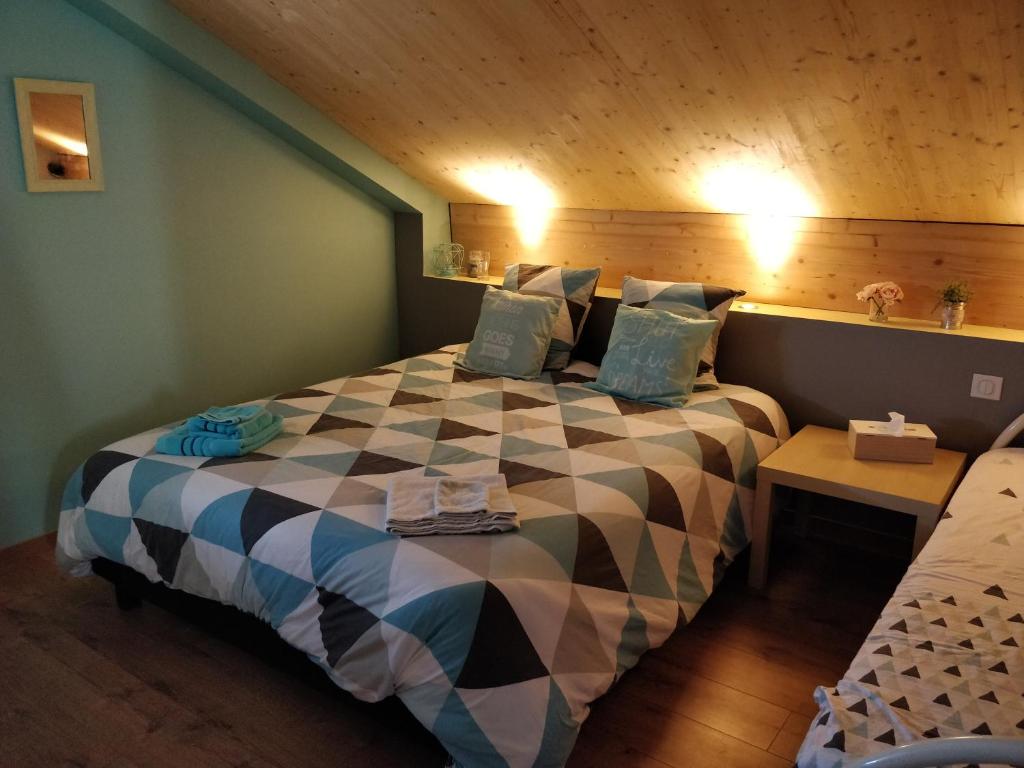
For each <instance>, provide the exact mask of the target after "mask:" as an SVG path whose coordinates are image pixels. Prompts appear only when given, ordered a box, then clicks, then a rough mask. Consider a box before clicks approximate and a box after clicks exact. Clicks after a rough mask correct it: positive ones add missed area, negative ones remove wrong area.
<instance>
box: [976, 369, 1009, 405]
mask: <svg viewBox="0 0 1024 768" xmlns="http://www.w3.org/2000/svg"><path fill="white" fill-rule="evenodd" d="M1002 396H1003V377H1002V376H989V375H987V374H984V373H976V374H974V378H973V379H971V397H980V398H981V399H982V400H998V399H999V398H1001V397H1002Z"/></svg>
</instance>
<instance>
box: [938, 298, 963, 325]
mask: <svg viewBox="0 0 1024 768" xmlns="http://www.w3.org/2000/svg"><path fill="white" fill-rule="evenodd" d="M939 325H940V326H942V327H943V328H944V329H946V330H947V331H959V330H960V329H961V328H963V327H964V302H962V301H957V302H948V301H947V302H944V303H943V304H942V320H941V321H940V323H939Z"/></svg>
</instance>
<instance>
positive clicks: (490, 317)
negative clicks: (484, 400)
mask: <svg viewBox="0 0 1024 768" xmlns="http://www.w3.org/2000/svg"><path fill="white" fill-rule="evenodd" d="M561 306H562V302H561V301H559V300H558V299H556V298H553V297H545V296H523V295H520V294H518V293H514V292H512V291H499V290H498V289H497V288H492V287H491V286H487V290H486V291H485V292H484V298H483V302H482V303H481V305H480V318H479V319H478V320H477V323H476V332H475V333H474V334H473V341H471V342H470V343H469V347H468V348H467V349H466V354H465V355H464V356H463V357H462V358H460V359H459V360H458V361H457V364H458V365H461V366H462V367H464V368H469V369H470V370H473V371H479V372H481V373H493V374H496V375H498V376H509V377H511V378H513V379H535V378H537V377H538V376H540V373H541V371H542V370H543V367H544V358H545V355H546V354H547V351H548V346H549V344H550V343H551V333H552V331H553V330H554V328H555V321H556V320H557V319H558V313H559V310H560V309H561Z"/></svg>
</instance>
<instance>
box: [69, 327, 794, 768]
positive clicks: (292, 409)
mask: <svg viewBox="0 0 1024 768" xmlns="http://www.w3.org/2000/svg"><path fill="white" fill-rule="evenodd" d="M457 351H458V348H457V347H448V348H444V349H441V350H438V351H436V352H432V353H429V354H424V355H420V356H417V357H413V358H409V359H407V360H403V361H400V362H397V363H394V364H391V365H387V366H384V367H381V368H377V369H374V370H371V371H367V372H365V373H362V374H359V375H355V376H350V377H346V378H339V379H336V380H333V381H328V382H324V383H322V384H317V385H314V386H311V387H308V388H306V389H301V390H298V391H293V392H287V393H284V394H281V395H278V396H277V397H274V398H271V399H269V400H268V401H267V403H268V408H269V409H270V410H271V411H273V412H274V413H276V414H279V415H280V416H282V417H283V419H284V431H283V433H282V434H281V435H280V436H279V437H277V438H276V439H274V440H273V441H272V442H270V443H268V444H267V445H266V446H264V447H263V448H261V449H260V450H259V451H258V452H256V453H251V454H249V455H246V456H243V457H240V458H233V459H207V458H202V457H182V456H167V455H162V454H158V453H156V452H155V451H154V445H155V443H156V440H157V438H158V437H160V436H161V435H162V434H164V433H166V432H167V431H168V430H169V429H171V428H172V427H173V426H174V425H169V426H167V427H163V428H160V429H155V430H151V431H149V432H146V433H144V434H140V435H136V436H134V437H130V438H127V439H125V440H122V441H120V442H117V443H114V444H113V445H110V446H108V447H107V448H105V449H104V450H102V451H100V452H98V453H96V454H95V455H93V456H92V457H91V458H89V459H88V460H87V461H86V462H85V463H84V464H83V465H82V466H81V467H80V468H79V469H78V471H77V472H76V473H75V475H74V476H73V477H72V479H71V481H70V482H69V483H68V486H67V490H66V492H65V495H64V498H63V503H62V512H61V519H60V528H59V533H58V545H57V546H58V559H59V560H60V561H61V563H62V564H63V566H64V567H65V568H67V569H68V570H69V571H71V572H72V573H75V574H79V575H84V574H87V573H89V572H90V568H91V562H92V561H93V560H94V559H97V558H103V559H106V560H110V561H113V562H115V563H120V564H123V565H126V566H128V567H130V568H131V569H133V570H135V571H138V572H139V573H141V574H143V575H144V576H146V577H148V579H149V580H151V581H153V582H162V583H164V584H166V585H167V586H169V587H171V588H173V589H177V590H183V591H185V592H188V593H191V594H194V595H198V596H201V597H204V598H209V599H211V600H215V601H219V602H222V603H226V604H230V605H232V606H235V607H237V608H239V609H241V610H243V611H245V612H248V613H250V614H253V615H255V616H258V617H260V618H261V619H263V620H264V621H266V622H267V623H269V624H270V625H271V626H272V627H273V628H274V630H276V632H277V633H278V634H279V635H280V636H281V637H282V638H283V639H284V640H285V641H286V642H287V643H289V644H290V645H292V646H294V647H295V648H297V649H299V650H300V651H302V652H304V653H306V654H307V655H308V656H309V658H310V659H311V660H312V661H313V662H315V663H316V664H317V665H319V666H320V667H321V668H322V669H323V670H324V671H325V672H326V673H327V674H328V675H329V676H330V678H331V679H332V680H333V681H334V682H335V683H337V684H338V685H339V686H341V687H342V688H344V689H346V690H348V691H350V692H351V693H352V694H353V695H355V696H356V697H358V698H360V699H363V700H367V701H376V700H380V699H382V698H384V697H387V696H391V695H393V694H394V695H397V696H398V697H399V698H400V699H401V700H402V701H403V703H404V704H405V705H406V706H407V707H408V709H409V710H410V711H411V712H412V713H413V715H414V716H415V717H416V718H417V719H418V720H419V721H420V722H422V723H423V725H424V726H425V727H426V728H427V729H429V730H430V731H431V732H432V733H433V734H434V735H435V736H436V737H437V738H438V739H439V740H440V742H441V744H442V745H443V746H444V748H445V749H447V750H448V752H449V753H450V754H451V756H452V757H453V758H454V762H455V764H456V765H459V766H463V767H464V768H491V767H492V766H495V767H496V766H513V767H514V768H528V767H529V766H537V767H538V768H541V767H550V768H556V767H557V766H562V765H564V764H565V762H566V760H567V759H568V757H569V754H570V752H571V751H572V747H573V744H574V742H575V739H576V735H577V732H578V730H579V728H580V726H581V724H582V723H583V721H584V720H585V719H586V717H587V713H588V711H589V704H590V703H591V702H592V701H593V700H594V699H596V698H597V697H598V696H600V695H601V694H603V693H604V692H605V691H607V690H608V688H609V687H610V686H611V685H612V684H613V683H614V682H615V680H617V679H618V678H619V676H621V675H622V674H623V673H624V672H625V671H626V670H628V669H629V668H630V667H632V666H633V665H634V664H635V663H636V662H637V659H638V658H639V657H640V655H641V654H643V653H644V652H645V651H646V650H648V649H650V648H654V647H656V646H658V645H661V644H662V643H663V642H664V641H665V640H666V638H668V636H669V635H670V634H671V633H672V632H673V631H674V630H676V629H677V628H678V627H680V626H682V625H684V624H686V623H687V622H688V621H689V620H690V619H692V617H693V616H694V614H695V613H696V611H697V610H698V608H699V607H700V606H701V604H702V603H703V602H704V600H705V599H706V598H707V597H708V595H709V593H710V592H711V590H712V589H713V588H714V586H715V584H716V583H717V581H718V580H719V578H720V576H721V574H722V572H723V570H724V569H725V567H726V566H727V565H728V564H729V563H730V562H731V561H732V560H733V558H734V557H735V556H736V554H737V553H738V552H739V551H740V550H742V549H743V548H744V547H745V546H746V544H747V541H748V538H747V530H748V522H749V516H750V512H751V508H752V504H753V487H754V481H755V470H756V467H757V464H758V462H759V461H760V460H761V459H763V458H764V457H765V456H767V455H768V454H769V453H771V452H772V451H773V450H775V448H776V447H777V446H778V445H779V443H780V441H782V440H784V439H786V437H787V435H788V426H787V423H786V419H785V416H784V414H783V413H782V411H781V409H780V408H779V406H778V405H777V404H776V403H775V401H773V400H772V399H771V398H770V397H768V396H767V395H765V394H762V393H760V392H757V391H755V390H753V389H749V388H746V387H740V386H732V385H722V386H721V388H719V389H716V390H713V391H708V392H699V393H695V394H694V395H693V397H692V398H691V399H690V400H689V402H688V403H687V404H686V406H685V407H683V408H662V407H660V406H653V405H647V404H644V403H638V402H635V401H627V400H620V399H616V398H613V397H610V396H608V395H604V394H601V393H598V392H595V391H593V390H590V389H587V388H585V387H583V386H582V384H583V383H584V382H587V381H591V380H593V378H594V376H595V375H596V369H595V368H594V367H593V366H590V365H588V364H586V363H582V362H577V363H574V364H573V365H572V366H570V367H569V368H568V369H566V370H565V371H553V372H548V373H545V374H543V375H542V376H541V377H540V378H539V379H535V380H532V381H520V380H515V379H510V378H503V377H496V376H489V375H484V374H479V373H472V372H469V371H466V370H463V369H461V368H458V367H456V366H455V365H454V364H453V356H454V355H455V353H456V352H457ZM399 472H406V473H413V474H419V475H424V474H428V475H438V476H441V475H461V474H466V475H468V474H479V473H494V472H500V473H502V474H504V475H505V478H506V481H507V484H508V486H509V490H510V492H511V494H512V498H513V500H514V503H515V506H516V508H517V510H518V513H519V519H520V521H521V527H520V528H519V530H518V531H515V532H509V533H503V534H495V535H471V536H423V537H416V538H401V537H397V536H394V535H391V534H388V533H386V532H385V531H384V514H385V513H384V509H385V504H384V502H385V494H386V488H387V483H388V480H389V478H390V477H391V476H392V475H394V473H399Z"/></svg>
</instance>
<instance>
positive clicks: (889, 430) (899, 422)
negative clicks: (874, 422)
mask: <svg viewBox="0 0 1024 768" xmlns="http://www.w3.org/2000/svg"><path fill="white" fill-rule="evenodd" d="M905 424H906V418H905V417H904V416H903V414H902V413H896V411H889V421H888V423H887V422H884V421H880V422H879V423H878V429H879V431H881V432H885V433H886V434H887V435H895V436H896V437H900V436H902V435H903V427H904V425H905Z"/></svg>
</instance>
